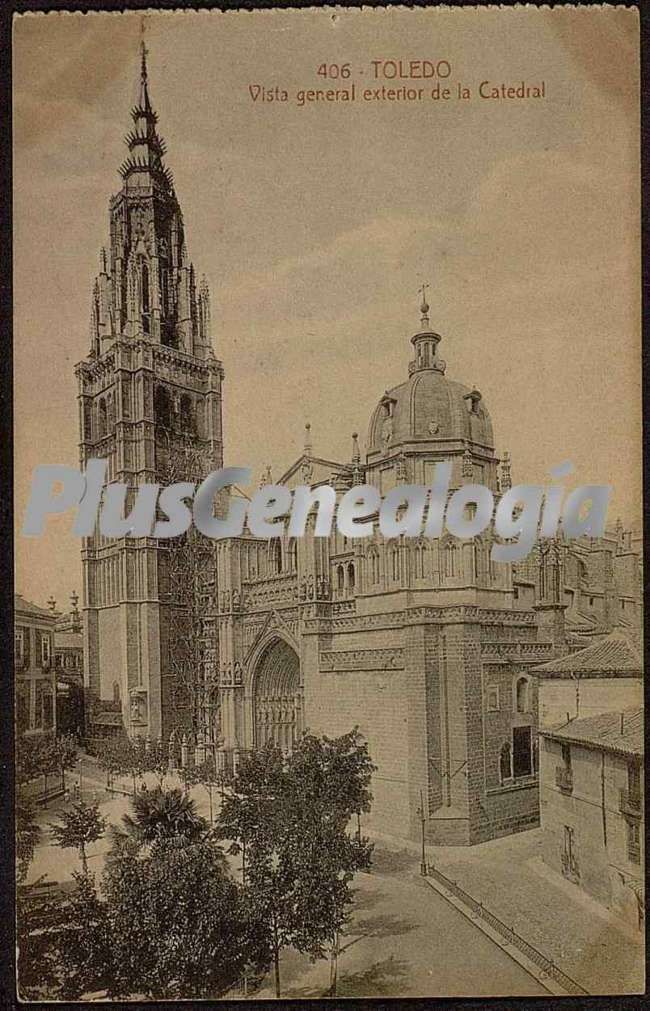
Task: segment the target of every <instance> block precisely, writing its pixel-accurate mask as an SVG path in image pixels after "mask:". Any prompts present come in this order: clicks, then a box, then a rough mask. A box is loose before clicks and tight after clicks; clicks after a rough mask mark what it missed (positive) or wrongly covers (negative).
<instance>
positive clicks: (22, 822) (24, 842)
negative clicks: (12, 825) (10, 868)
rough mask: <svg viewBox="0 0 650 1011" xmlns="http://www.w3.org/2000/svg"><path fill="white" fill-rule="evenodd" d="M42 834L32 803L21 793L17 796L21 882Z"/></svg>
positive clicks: (18, 863) (18, 851) (18, 855)
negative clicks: (35, 818)
mask: <svg viewBox="0 0 650 1011" xmlns="http://www.w3.org/2000/svg"><path fill="white" fill-rule="evenodd" d="M41 834H42V833H41V829H40V827H39V826H38V825H37V824H36V822H35V820H34V805H33V803H32V801H31V800H29V798H27V797H23V796H21V794H20V791H19V792H18V794H17V796H16V861H17V865H18V881H19V882H23V881H24V880H25V878H26V877H27V871H28V869H29V865H30V863H31V862H32V859H33V857H34V850H35V849H36V846H37V845H38V842H39V840H40V838H41Z"/></svg>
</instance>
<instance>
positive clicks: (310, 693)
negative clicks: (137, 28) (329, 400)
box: [76, 48, 641, 845]
mask: <svg viewBox="0 0 650 1011" xmlns="http://www.w3.org/2000/svg"><path fill="white" fill-rule="evenodd" d="M131 115H132V119H133V128H132V129H131V131H130V133H129V134H128V136H127V138H126V143H127V146H128V149H129V154H128V156H127V158H126V160H125V161H124V162H123V164H122V166H121V169H120V174H121V177H122V187H121V189H120V192H119V193H118V194H117V195H116V196H115V197H113V198H112V199H111V201H110V207H109V217H110V243H109V246H108V248H107V250H106V251H102V253H101V256H100V273H99V275H98V277H97V280H96V282H95V286H94V290H93V295H92V308H91V333H90V350H89V353H88V356H87V358H86V359H85V360H84V361H83V362H81V363H80V364H79V365H78V366H77V368H76V374H77V380H78V389H79V403H80V412H79V417H80V445H81V460H82V464H85V462H86V461H87V460H88V459H90V458H97V457H101V458H106V459H107V460H108V461H109V464H108V468H109V471H108V473H109V480H111V481H121V482H124V483H125V484H127V485H128V486H129V488H131V489H134V490H135V488H136V487H137V486H138V485H139V484H140V483H142V482H150V483H156V482H158V483H165V484H167V483H172V482H175V481H181V480H187V481H192V482H198V481H200V480H201V479H202V478H203V477H205V476H206V475H207V474H208V473H209V472H210V471H212V470H215V469H217V468H219V467H221V466H222V460H223V443H222V424H221V419H222V384H223V381H224V371H223V367H222V364H221V362H220V361H218V360H217V358H216V357H215V354H214V351H213V349H212V339H211V333H210V304H209V294H208V288H207V284H206V283H205V281H201V283H200V284H197V281H196V275H195V271H194V267H193V265H192V263H191V262H190V261H189V258H188V253H187V249H186V244H185V236H184V230H183V217H182V213H181V209H180V206H179V203H178V200H177V197H176V194H175V191H174V184H173V179H172V176H171V173H170V171H169V169H168V168H167V167H166V166H165V165H164V154H165V144H164V141H163V140H162V138H161V137H160V135H159V133H158V131H157V115H156V113H155V112H154V110H153V108H152V105H151V101H150V97H149V87H148V78H147V66H146V51H145V50H144V48H143V54H142V67H141V86H140V95H139V100H138V102H137V104H136V106H135V108H134V109H133V110H132V113H131ZM441 341H442V337H441V335H440V334H439V333H437V331H436V329H435V327H434V326H433V325H432V323H431V320H430V307H429V305H428V304H427V300H426V290H425V289H423V297H422V304H421V308H420V320H419V324H418V325H417V327H416V332H415V333H414V334H413V335H412V336H411V337H410V352H409V353H408V355H407V349H408V348H409V341H408V338H407V337H406V336H405V337H404V351H405V355H404V379H403V381H402V382H401V383H399V384H398V385H397V386H394V387H392V388H390V389H387V390H385V391H384V392H383V393H381V394H380V395H378V397H377V405H376V407H375V409H374V410H373V412H372V414H371V416H370V419H369V424H368V431H367V439H366V445H365V453H362V451H361V447H360V443H359V437H358V435H357V434H354V435H353V436H352V440H351V451H350V458H349V460H344V461H337V460H332V459H329V458H327V457H324V456H321V455H320V454H319V453H317V452H316V451H315V449H314V446H313V442H312V433H311V429H310V427H309V425H307V426H306V429H305V442H304V451H303V453H302V455H301V456H300V457H299V459H297V460H296V461H295V462H294V463H292V464H291V466H288V467H287V469H286V471H285V473H284V474H283V475H282V476H281V477H280V479H279V481H278V483H280V484H284V485H286V486H287V487H288V488H294V487H296V486H297V485H305V484H308V485H311V486H312V487H317V486H318V485H320V484H325V483H326V484H329V485H331V486H332V487H333V488H334V489H335V490H336V491H337V493H340V494H343V493H344V492H345V491H347V490H348V489H349V488H350V487H352V486H353V485H358V484H364V483H365V484H371V485H374V486H375V487H377V488H378V489H379V490H380V492H381V494H382V495H385V494H386V492H387V491H388V490H389V489H391V488H393V487H395V486H398V485H399V484H424V485H427V484H430V483H431V480H432V476H433V471H434V468H435V466H436V464H437V463H438V462H440V461H443V460H449V461H451V462H452V468H453V469H452V478H451V483H450V490H451V491H453V490H455V489H457V488H459V487H461V486H462V485H463V484H466V483H480V484H485V485H486V486H487V487H489V488H490V490H491V491H492V493H493V495H494V497H495V500H497V501H498V498H499V496H500V495H501V494H502V493H503V492H504V491H505V490H506V489H507V488H509V487H510V486H511V474H510V461H509V458H508V455H507V454H505V453H504V454H503V455H502V457H501V458H500V457H499V456H498V454H497V451H496V446H495V438H494V433H493V429H492V423H491V420H490V415H489V412H488V408H487V405H486V403H485V400H484V398H483V396H482V395H481V392H480V391H479V390H477V389H474V388H470V387H467V386H464V385H463V384H462V383H460V382H458V381H456V380H454V379H451V378H449V377H448V375H447V366H446V363H445V361H444V360H443V359H442V357H441V355H440V350H439V346H440V344H441ZM409 358H410V360H409ZM379 393H380V391H378V394H379ZM267 479H268V477H267ZM237 494H238V492H237ZM491 545H492V542H491V534H490V532H489V531H486V532H485V533H484V534H482V535H480V536H478V537H476V538H474V539H473V540H467V541H458V540H456V539H454V538H453V537H451V536H448V535H444V536H443V537H441V538H439V539H435V540H434V539H427V538H420V539H413V538H400V539H394V540H386V539H383V538H382V537H381V535H380V534H379V533H378V532H377V534H376V535H374V536H373V537H372V538H365V539H352V540H350V539H346V538H345V537H343V536H342V535H341V534H340V533H338V532H335V531H334V532H332V534H331V535H330V536H329V537H326V538H324V537H318V538H316V537H314V536H313V535H311V536H310V534H309V530H308V532H307V534H306V536H305V537H303V538H298V539H293V540H292V539H288V538H285V539H280V538H275V539H272V540H269V541H267V540H260V539H257V538H255V537H253V536H252V535H250V534H249V533H245V534H243V535H242V536H241V537H236V538H230V539H227V540H223V541H216V542H213V541H210V540H208V539H206V538H204V537H202V536H201V535H200V534H197V533H196V532H190V533H188V534H186V535H183V537H180V538H174V539H171V540H169V541H160V542H159V541H156V540H154V539H153V538H139V539H138V538H124V539H121V540H116V539H106V538H102V537H101V535H99V534H95V535H93V536H92V537H89V538H87V539H86V540H85V542H84V545H83V551H82V560H83V572H84V664H85V672H86V690H87V694H88V699H89V711H90V716H89V728H88V732H89V735H90V736H92V735H93V734H94V733H96V732H97V731H96V730H95V729H93V728H94V727H99V726H101V724H102V716H103V714H106V713H107V712H112V713H114V714H119V717H118V721H119V720H121V725H122V727H123V728H124V730H125V731H126V732H127V733H128V734H132V735H134V734H135V735H143V736H149V737H150V738H162V739H163V740H165V741H167V742H169V748H170V760H171V761H172V762H174V761H177V760H181V758H180V756H181V754H182V758H183V759H185V760H187V754H188V748H190V750H191V748H194V751H195V754H197V755H198V756H199V757H200V756H201V755H203V754H205V752H206V749H208V750H214V753H215V756H216V759H217V762H218V764H219V767H220V768H221V769H223V770H224V771H230V772H232V771H233V770H234V769H236V767H237V763H238V761H239V759H240V757H241V755H242V754H243V753H244V752H246V751H247V750H249V749H252V748H256V747H259V746H261V745H263V744H264V743H265V742H267V741H273V742H274V743H276V744H277V745H278V746H280V747H281V748H283V749H285V750H288V749H290V748H291V747H292V745H293V744H294V742H295V741H296V740H297V738H298V737H299V736H300V734H301V733H302V732H303V731H306V730H308V731H310V732H313V733H317V734H327V735H329V736H336V735H338V734H342V733H346V732H347V731H349V730H351V729H352V728H353V727H354V726H357V727H358V728H359V731H360V733H361V734H362V735H363V737H364V738H365V740H366V741H367V742H368V746H369V750H370V754H371V756H372V759H373V761H374V763H375V765H376V766H377V771H376V773H375V774H374V777H373V795H374V801H373V810H372V813H371V815H370V816H369V823H370V822H371V823H372V825H373V826H374V827H375V828H376V829H377V830H380V831H385V832H388V833H391V834H393V835H398V836H403V837H411V838H420V833H421V832H423V833H424V836H425V837H426V839H427V840H428V841H429V842H431V843H438V844H443V845H456V844H472V843H477V842H482V841H485V840H487V839H490V838H494V837H497V836H500V835H505V834H508V833H511V832H515V831H519V830H521V829H525V828H529V827H531V826H533V825H536V824H538V822H539V789H538V779H537V774H538V764H539V763H538V756H537V743H536V742H537V684H536V677H535V674H534V673H533V668H534V667H535V666H536V665H539V664H541V663H543V662H545V661H549V660H552V659H554V658H555V657H559V656H562V655H564V654H567V653H570V652H573V651H575V650H577V649H579V648H581V647H582V646H585V645H588V644H589V643H591V642H594V641H597V640H598V638H599V637H602V636H604V635H605V634H606V633H608V632H611V630H612V629H613V628H615V627H617V628H621V627H622V628H623V629H625V630H627V631H629V633H630V635H635V634H637V633H638V629H639V626H640V594H641V574H640V542H639V541H637V540H633V538H632V535H631V534H630V533H629V532H626V531H624V530H623V529H622V527H621V526H620V525H618V526H617V528H616V529H615V530H614V531H612V532H611V533H608V534H607V535H606V536H605V537H602V538H598V539H590V538H583V539H581V540H579V541H575V542H571V543H570V544H569V543H564V542H562V541H561V539H558V540H555V541H553V542H543V543H541V544H539V545H538V546H537V547H536V548H535V549H534V550H533V552H531V554H530V555H529V556H528V557H527V558H526V559H524V560H523V561H521V562H515V563H504V562H502V563H499V562H494V561H493V560H492V559H491V558H490V551H491ZM181 742H183V744H184V745H185V747H183V748H181ZM190 746H191V747H190ZM364 817H365V816H364Z"/></svg>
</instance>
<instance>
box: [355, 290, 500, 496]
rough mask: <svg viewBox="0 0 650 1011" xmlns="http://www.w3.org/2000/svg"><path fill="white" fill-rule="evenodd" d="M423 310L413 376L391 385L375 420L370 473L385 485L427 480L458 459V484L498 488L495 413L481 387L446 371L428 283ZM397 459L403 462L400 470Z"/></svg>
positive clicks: (455, 477)
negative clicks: (440, 463)
mask: <svg viewBox="0 0 650 1011" xmlns="http://www.w3.org/2000/svg"><path fill="white" fill-rule="evenodd" d="M420 311H421V319H420V328H419V330H418V331H417V333H415V334H414V335H413V337H412V338H411V343H412V344H413V348H414V351H415V357H414V358H413V360H412V361H411V362H409V367H408V371H409V377H408V379H407V380H406V381H405V382H403V383H400V384H399V385H398V386H395V387H393V388H392V389H389V390H386V392H385V393H384V395H383V397H382V398H381V399H380V401H379V403H378V405H377V407H376V408H375V410H374V411H373V414H372V416H371V419H370V426H369V430H368V456H367V464H368V470H369V474H368V477H369V479H370V481H371V483H373V484H374V483H377V484H379V485H380V486H381V487H382V488H383V489H384V490H386V489H387V487H388V486H389V485H390V484H391V483H392V478H393V476H395V477H396V479H397V480H400V479H401V480H404V477H406V478H407V479H408V480H410V481H424V482H426V481H427V480H428V478H429V476H430V474H431V467H432V465H433V464H434V463H435V462H436V461H437V460H442V459H452V460H453V459H454V458H457V459H458V461H459V462H460V466H456V467H454V472H453V478H452V484H455V485H458V484H460V483H462V481H461V480H460V479H461V478H464V479H467V478H473V479H474V480H476V481H480V482H483V483H486V484H487V485H488V486H489V487H492V488H493V489H496V479H497V460H496V458H495V454H494V435H493V432H492V422H491V420H490V415H489V413H488V411H487V408H486V406H485V403H484V400H483V397H482V395H481V393H480V392H479V390H477V389H476V388H473V387H468V386H465V385H464V384H463V383H459V382H457V381H455V380H453V379H449V378H448V377H447V376H446V374H445V372H446V368H447V365H446V362H445V361H444V360H443V359H442V358H441V357H440V356H439V354H438V344H439V343H440V341H441V340H442V337H441V335H440V334H439V333H437V332H436V331H435V330H434V329H433V328H432V327H431V323H430V320H429V305H428V304H427V301H426V298H425V297H424V286H423V297H422V305H421V307H420ZM392 462H397V463H399V466H398V467H397V473H396V474H395V475H392V474H391V473H390V471H391V463H392ZM427 464H428V465H427ZM405 470H406V471H407V473H406V475H404V471H405ZM373 478H375V480H373Z"/></svg>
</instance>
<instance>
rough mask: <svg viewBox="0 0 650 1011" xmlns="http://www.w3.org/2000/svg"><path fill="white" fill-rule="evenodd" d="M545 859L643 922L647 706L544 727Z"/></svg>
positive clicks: (616, 908) (542, 800)
mask: <svg viewBox="0 0 650 1011" xmlns="http://www.w3.org/2000/svg"><path fill="white" fill-rule="evenodd" d="M539 759H540V766H539V776H540V817H541V827H542V839H543V851H542V852H543V858H544V860H545V862H546V863H547V864H548V866H549V867H551V868H553V869H554V870H556V871H557V872H558V873H559V874H562V875H564V877H565V878H567V879H568V880H569V881H572V882H574V884H576V885H578V886H579V887H580V888H583V889H584V890H585V891H586V892H587V893H588V894H589V895H591V896H592V897H593V898H594V899H596V900H597V901H598V902H600V903H602V904H603V905H604V906H607V907H609V908H610V909H612V910H613V911H614V912H615V913H617V914H618V915H619V916H621V917H623V918H624V919H626V920H627V921H628V922H630V923H632V924H634V925H635V926H637V927H638V929H639V930H641V929H642V927H643V913H644V898H643V895H644V893H643V865H644V861H643V849H644V828H643V826H644V811H643V709H642V708H641V707H640V706H635V707H632V708H628V709H624V710H622V711H617V712H609V713H600V714H599V715H597V716H586V717H584V718H581V719H577V720H571V721H569V722H568V723H566V724H564V726H558V727H554V728H544V729H542V730H540V748H539Z"/></svg>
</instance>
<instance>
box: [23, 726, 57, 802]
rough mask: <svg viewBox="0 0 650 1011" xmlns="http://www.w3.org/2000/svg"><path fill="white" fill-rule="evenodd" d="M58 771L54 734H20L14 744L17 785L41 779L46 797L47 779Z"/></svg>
mask: <svg viewBox="0 0 650 1011" xmlns="http://www.w3.org/2000/svg"><path fill="white" fill-rule="evenodd" d="M57 769H59V762H58V752H57V747H56V740H55V737H54V734H49V733H48V734H34V735H32V736H27V735H25V734H21V735H20V736H19V737H18V740H17V742H16V775H17V779H18V782H19V784H23V783H28V782H30V781H31V780H33V779H36V778H38V777H39V776H42V777H43V786H44V793H45V796H47V780H48V777H49V776H50V775H51V774H52V773H53V772H56V771H57Z"/></svg>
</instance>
